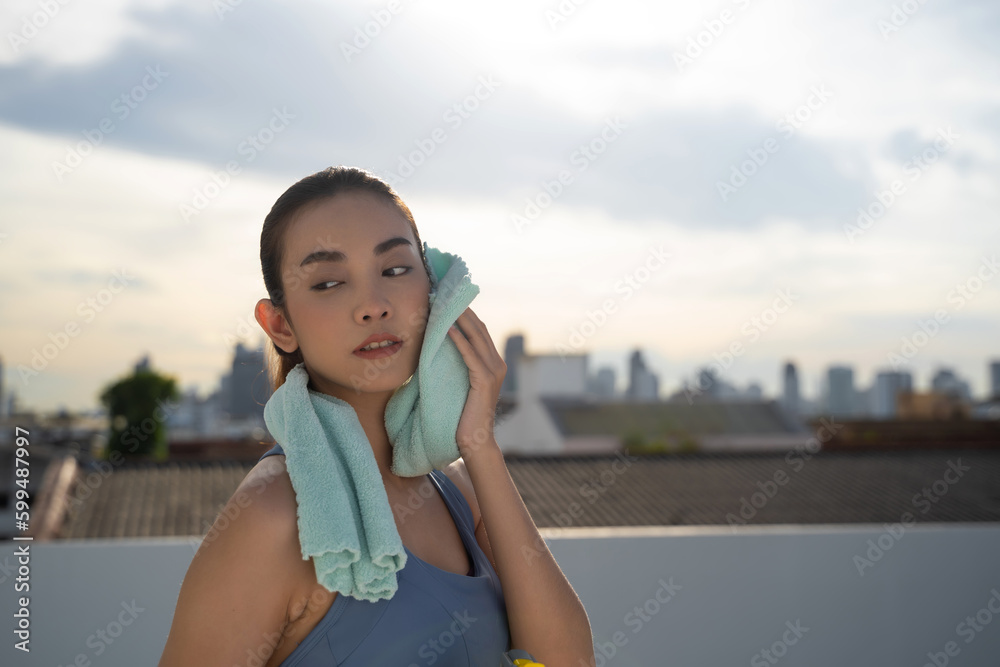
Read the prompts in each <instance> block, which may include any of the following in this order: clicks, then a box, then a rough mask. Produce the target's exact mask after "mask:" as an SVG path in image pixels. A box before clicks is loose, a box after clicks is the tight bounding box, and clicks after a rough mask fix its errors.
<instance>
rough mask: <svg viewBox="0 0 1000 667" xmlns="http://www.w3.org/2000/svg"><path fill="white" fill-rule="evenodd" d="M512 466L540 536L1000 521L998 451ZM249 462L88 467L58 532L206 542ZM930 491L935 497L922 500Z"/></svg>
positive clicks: (513, 459)
mask: <svg viewBox="0 0 1000 667" xmlns="http://www.w3.org/2000/svg"><path fill="white" fill-rule="evenodd" d="M802 455H806V453H805V452H802ZM506 462H507V468H508V470H509V471H510V474H511V477H512V479H513V480H514V483H515V485H516V486H517V488H518V491H519V492H520V494H521V497H522V498H523V500H524V503H525V505H526V506H527V507H528V511H529V512H530V514H531V516H532V518H533V519H534V521H535V524H536V525H537V526H538V527H540V528H541V527H549V526H577V527H586V526H649V525H657V526H662V525H668V526H669V525H719V524H727V523H733V522H737V523H739V522H741V520H740V513H741V508H742V509H743V515H744V517H748V518H743V519H742V521H745V522H746V523H747V524H751V525H754V524H825V523H833V524H854V523H876V524H881V523H894V522H899V521H901V520H902V519H903V518H904V513H906V512H909V513H910V514H911V515H912V516H913V517H914V518H915V519H916V520H917V521H918V522H965V521H1000V451H998V450H982V449H979V450H951V451H949V450H918V451H880V452H872V451H869V452H819V453H818V454H815V455H812V458H810V459H809V460H804V459H803V458H801V457H800V455H799V454H797V453H795V454H793V455H790V457H789V458H788V459H786V453H785V452H780V453H738V454H737V453H729V452H717V453H698V454H688V455H649V456H633V457H626V456H625V455H623V454H618V455H587V456H523V455H509V456H507V457H506ZM253 465H254V463H252V462H239V461H228V462H226V461H209V462H168V463H142V464H129V463H126V464H123V465H122V466H121V467H119V468H118V469H117V470H115V471H114V472H112V473H110V474H108V475H106V476H104V477H101V478H100V481H99V482H98V477H96V476H95V477H90V480H91V482H90V483H88V481H87V479H88V470H87V469H86V468H84V469H81V470H80V472H79V473H78V478H77V489H76V490H75V491H73V492H71V494H70V502H68V503H67V504H68V506H69V511H68V512H67V514H66V516H65V517H64V520H63V521H62V525H61V528H60V529H59V530H58V531H57V533H56V536H57V537H61V538H70V539H72V538H124V537H154V536H202V535H204V534H205V533H207V532H208V529H209V528H210V527H211V525H212V523H213V522H214V520H215V518H216V517H217V515H218V513H219V512H220V510H221V509H222V508H223V506H224V505H225V503H226V501H227V500H228V499H229V498H230V496H231V495H232V494H233V492H234V491H235V489H236V487H237V486H238V485H239V483H240V481H242V479H243V478H244V476H245V475H246V474H247V473H248V472H249V471H250V469H251V468H252V467H253ZM965 468H968V469H967V470H966V469H965ZM949 470H951V472H948V471H949ZM90 472H93V471H90ZM780 473H784V476H782V475H781V474H780ZM950 482H953V483H950ZM924 489H927V492H928V493H929V494H930V496H929V497H921V496H920V494H921V493H922V491H923V490H924ZM754 494H757V495H756V496H755V495H754ZM74 498H75V499H77V500H73V499H74ZM931 499H933V502H932V501H931ZM744 501H745V503H746V504H745V505H744Z"/></svg>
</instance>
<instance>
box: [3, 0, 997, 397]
mask: <svg viewBox="0 0 1000 667" xmlns="http://www.w3.org/2000/svg"><path fill="white" fill-rule="evenodd" d="M341 4H344V3H337V4H336V5H334V3H320V2H306V1H302V0H290V1H288V2H281V3H278V2H251V1H250V0H242V1H239V0H216V1H215V2H214V3H210V2H204V1H203V0H138V1H132V2H129V1H128V0H102V1H91V2H71V3H67V4H66V6H62V5H59V4H58V2H55V1H53V2H51V3H45V2H39V1H38V0H25V1H20V0H18V1H11V2H5V3H4V9H3V10H2V11H3V14H2V18H0V21H2V22H0V34H2V35H3V37H4V38H3V43H2V44H0V142H2V145H3V147H4V150H3V156H2V158H0V176H2V178H0V356H2V358H3V362H4V372H5V386H6V387H7V389H8V390H14V391H16V392H17V394H18V396H19V398H20V402H21V404H22V405H29V406H32V407H36V408H40V409H43V410H48V409H54V408H56V407H59V406H65V407H68V408H71V409H77V408H90V407H94V406H96V405H97V398H96V397H97V394H98V392H99V390H100V388H101V387H102V386H103V385H105V384H106V383H107V382H109V381H111V380H113V379H115V378H116V377H118V376H120V375H122V374H123V373H125V372H127V371H128V370H129V369H130V367H131V366H132V364H134V363H135V361H136V360H137V359H138V358H140V357H141V356H142V355H143V354H146V353H148V354H150V355H151V357H152V362H153V365H154V366H155V367H156V368H158V369H159V370H161V371H163V372H167V373H170V374H173V375H175V376H176V377H177V378H178V379H179V381H180V383H181V385H182V387H185V388H187V387H197V388H198V389H199V390H200V391H202V392H206V393H207V392H208V391H211V390H212V389H214V388H215V386H216V384H217V382H218V378H219V376H220V374H221V373H223V372H224V371H225V369H226V367H227V366H228V365H229V364H230V363H231V359H232V346H233V341H234V340H235V339H236V338H237V337H240V336H243V335H245V334H246V332H248V331H252V332H253V333H252V334H251V338H250V339H249V340H250V341H251V342H255V341H256V337H257V335H258V333H259V327H258V326H257V324H256V322H255V321H254V320H253V317H252V308H253V305H254V303H255V302H256V301H257V299H258V298H260V297H262V296H264V289H263V281H262V280H261V276H260V264H259V255H258V248H259V247H258V243H259V236H260V228H261V224H262V222H263V218H264V215H265V214H266V212H267V211H268V210H269V208H270V206H271V204H273V202H274V200H275V199H276V198H277V197H278V195H280V194H281V193H282V192H283V191H284V190H285V189H286V188H287V187H288V186H289V185H291V184H292V183H293V182H295V181H296V180H298V179H299V178H301V177H303V176H305V175H308V174H310V173H313V172H315V171H318V170H320V169H322V168H324V167H326V166H329V165H336V164H347V165H356V166H361V167H365V168H368V169H370V170H372V171H374V172H376V173H377V174H379V175H381V176H383V177H384V178H386V179H388V180H390V181H391V182H392V183H394V185H395V186H396V188H397V190H398V191H399V192H400V194H401V195H402V196H403V198H404V199H405V200H406V201H407V202H408V203H409V205H410V207H411V208H412V210H413V211H414V214H415V216H416V218H417V223H418V226H419V228H420V231H421V236H422V237H423V240H425V241H426V242H427V243H428V244H429V245H431V246H434V247H438V248H440V249H442V250H445V251H448V252H453V253H456V254H459V255H460V256H462V257H463V258H464V259H465V260H466V262H467V264H468V265H469V267H470V270H471V271H472V275H473V280H474V281H475V282H476V283H477V284H478V285H479V286H480V287H481V290H482V291H481V293H480V295H479V296H478V297H477V299H476V301H475V302H474V303H473V308H474V309H475V310H476V312H477V313H478V314H479V315H480V317H482V319H483V320H484V321H485V322H486V324H487V325H488V326H489V328H490V331H491V334H492V336H493V339H494V341H495V342H496V343H497V345H498V346H499V347H501V349H502V347H503V343H504V341H505V339H506V338H507V336H508V335H510V334H513V333H518V332H521V333H523V334H524V335H525V336H526V345H527V349H528V351H529V352H535V353H545V352H557V351H558V350H560V349H570V350H574V351H580V352H589V353H590V354H591V368H592V369H594V368H596V367H598V366H600V365H605V364H610V365H612V366H615V367H616V368H617V369H619V382H620V383H621V382H622V381H623V377H622V373H623V371H624V368H625V360H626V357H627V355H628V353H629V352H630V351H631V350H633V349H635V348H641V349H642V350H643V351H644V352H645V354H646V357H647V360H648V362H649V364H650V365H651V366H652V367H653V369H654V370H655V371H657V372H658V373H660V375H661V388H662V389H663V391H664V392H665V393H666V392H669V391H673V390H674V389H676V388H677V387H678V385H679V383H680V381H681V380H682V379H683V378H686V377H691V375H692V374H693V372H694V371H695V369H696V368H697V367H699V366H700V365H703V364H713V365H715V366H716V367H717V368H719V369H721V370H722V371H723V372H722V375H723V376H724V377H726V378H728V379H729V380H730V381H732V382H734V383H735V384H737V385H738V386H744V385H745V384H746V383H747V382H749V381H751V380H756V381H758V382H759V383H760V384H762V386H763V387H764V389H765V391H766V392H771V393H773V392H775V391H777V389H778V387H779V373H780V365H781V364H782V363H783V362H784V361H785V360H786V359H791V360H794V361H796V362H797V363H798V365H799V367H800V370H801V373H802V374H803V376H804V386H805V391H806V392H807V394H809V395H811V394H815V392H816V391H817V390H818V388H819V383H820V378H821V376H822V375H823V373H824V372H825V369H826V368H827V366H828V365H830V364H831V363H847V364H852V365H854V366H855V368H856V375H857V377H858V380H859V381H860V384H861V385H862V387H863V386H866V385H867V384H868V383H869V382H870V379H871V377H872V376H873V375H874V373H875V372H876V371H877V370H879V369H883V368H888V367H890V365H891V363H892V362H893V359H896V360H897V361H904V362H906V363H905V366H903V367H906V368H909V369H911V370H912V371H913V372H914V374H915V381H916V383H917V385H918V387H925V386H927V385H928V383H929V379H930V376H931V374H932V373H933V372H934V370H935V369H936V368H938V367H939V366H941V365H949V366H953V367H954V368H956V369H957V370H958V372H959V373H960V374H961V375H963V376H964V377H965V378H966V379H967V380H968V381H970V383H971V384H972V388H973V391H974V392H975V393H982V392H985V391H986V382H987V363H988V361H989V360H990V359H993V358H1000V344H998V343H997V340H1000V336H998V335H997V334H998V332H1000V277H998V276H997V273H998V271H1000V268H998V267H997V264H996V261H997V257H998V256H1000V216H998V212H1000V46H998V45H1000V39H998V37H1000V7H998V6H997V5H996V4H995V3H988V2H978V3H977V2H951V3H927V4H920V3H917V2H914V3H913V4H912V6H911V5H909V4H907V5H906V7H905V9H904V8H903V7H902V5H900V4H899V3H896V4H893V3H892V2H889V1H888V0H886V1H883V2H861V1H859V0H850V1H848V2H836V3H834V2H819V3H792V2H782V1H779V0H770V1H768V2H758V1H756V0H738V1H737V2H731V1H727V2H706V3H701V4H694V3H656V2H614V3H612V2H607V1H606V0H592V1H591V2H586V3H581V4H580V5H579V6H576V5H574V4H573V3H571V2H568V1H567V2H563V3H561V4H560V3H558V2H556V1H555V0H553V1H552V2H548V3H546V2H541V3H535V2H518V1H510V2H504V3H475V4H470V3H467V2H457V1H455V2H446V1H442V2H434V1H432V0H422V1H421V2H408V1H407V0H399V2H393V3H390V2H388V1H379V2H370V3H361V2H355V3H351V6H350V7H343V6H340V5H341ZM675 5H676V6H675ZM46 7H48V10H47V13H46ZM560 8H561V10H560ZM906 10H909V12H910V13H907V11H906ZM227 169H228V171H227ZM859 212H860V213H866V214H867V217H865V216H861V215H860V213H859ZM664 257H665V259H664ZM779 311H780V312H779ZM935 320H936V324H935ZM593 322H596V323H597V324H596V325H592V324H591V323H593ZM67 332H70V333H67ZM736 344H738V347H735V348H734V347H733V346H734V345H736ZM730 349H737V350H738V351H739V353H738V354H736V355H733V356H732V357H731V358H729V357H726V354H725V353H726V351H727V350H730ZM892 355H896V356H895V357H893V356H892Z"/></svg>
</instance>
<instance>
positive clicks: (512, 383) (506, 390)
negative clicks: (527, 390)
mask: <svg viewBox="0 0 1000 667" xmlns="http://www.w3.org/2000/svg"><path fill="white" fill-rule="evenodd" d="M523 356H524V336H522V335H521V334H515V335H513V336H509V337H508V338H507V343H506V344H505V345H504V350H503V362H504V363H505V364H507V374H506V375H505V376H504V378H503V385H501V387H500V393H501V394H505V395H508V396H511V397H513V396H516V395H517V368H518V366H519V363H518V362H519V361H520V360H521V357H523Z"/></svg>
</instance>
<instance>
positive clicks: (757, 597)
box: [0, 524, 1000, 667]
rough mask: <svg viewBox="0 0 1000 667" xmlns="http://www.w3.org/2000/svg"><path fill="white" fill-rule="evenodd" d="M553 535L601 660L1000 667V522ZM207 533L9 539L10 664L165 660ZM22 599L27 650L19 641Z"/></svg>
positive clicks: (0, 608)
mask: <svg viewBox="0 0 1000 667" xmlns="http://www.w3.org/2000/svg"><path fill="white" fill-rule="evenodd" d="M541 532H542V535H543V537H544V538H545V540H546V543H547V544H548V546H549V549H550V550H551V551H552V554H553V555H554V556H555V558H556V560H557V561H558V562H559V564H560V566H561V567H562V569H563V571H564V572H565V574H566V576H567V578H568V579H569V581H570V583H571V584H572V585H573V587H574V589H575V590H576V592H577V593H578V594H579V596H580V598H581V600H582V601H583V603H584V605H585V606H586V608H587V612H588V614H589V616H590V620H591V625H592V628H593V633H594V641H595V644H596V646H597V665H598V666H601V665H629V666H647V665H648V666H659V665H713V666H714V665H751V667H754V666H757V665H782V666H783V667H785V666H793V665H803V666H809V667H834V666H837V667H841V666H843V665H851V666H852V667H860V666H867V665H870V666H872V667H891V666H893V665H899V666H900V667H903V666H908V667H910V666H912V667H921V666H923V665H925V664H929V665H936V667H941V666H942V665H945V664H950V665H956V666H971V665H995V664H998V663H997V659H998V656H1000V524H943V525H942V524H936V525H923V524H917V525H909V526H904V525H902V524H897V525H895V526H892V525H890V526H885V525H878V526H856V525H852V526H742V527H736V528H732V529H731V528H729V527H725V526H722V527H691V528H687V527H666V528H659V527H650V528H641V527H640V528H632V529H627V528H614V529H573V528H567V529H543V530H542V531H541ZM199 542H200V540H198V539H196V538H192V539H167V538H163V539H160V538H154V539H142V540H80V541H64V542H48V543H39V544H32V545H31V546H30V551H29V553H30V559H28V563H27V565H26V567H27V568H28V570H27V574H26V576H27V579H25V574H24V572H22V573H19V571H18V570H19V567H20V566H21V564H20V563H19V557H18V555H17V554H16V550H17V549H18V548H20V547H21V546H22V544H15V543H11V542H5V543H3V544H2V545H0V612H2V614H3V618H4V619H6V620H5V621H4V627H5V628H6V629H5V630H4V633H3V636H4V638H3V645H2V647H0V665H4V666H5V667H8V666H9V667H14V666H19V665H31V666H34V665H38V666H43V665H44V666H46V667H57V666H68V665H72V664H79V665H93V666H102V667H103V666H107V667H110V666H113V665H122V666H128V667H137V666H142V665H156V663H157V661H158V660H159V656H160V653H161V652H162V649H163V645H164V643H165V641H166V637H167V632H168V630H169V628H170V622H171V619H172V617H173V611H174V606H175V604H176V601H177V594H178V591H179V590H180V585H181V581H182V579H183V577H184V573H185V572H186V570H187V568H188V565H189V564H190V562H191V559H192V557H193V556H194V553H195V550H196V548H197V546H198V544H199ZM494 548H495V547H494ZM522 553H523V554H524V557H525V562H527V563H530V562H533V561H531V558H530V554H531V551H530V549H529V550H525V551H524V552H522ZM19 578H20V579H21V580H22V581H20V582H19V581H18V579H19ZM25 582H27V583H28V584H29V585H30V591H27V592H25V591H20V592H19V591H17V590H16V588H15V587H16V586H22V587H23V584H24V583H25ZM25 595H27V596H30V602H29V611H30V630H31V643H30V647H31V653H30V654H26V653H23V652H21V651H18V650H16V649H15V648H14V644H15V642H16V641H17V638H16V637H15V635H14V634H13V629H14V625H15V623H14V621H15V619H14V613H15V611H16V610H17V608H18V598H19V597H22V596H25ZM220 640H224V638H220ZM249 660H250V658H249V656H248V661H249ZM935 661H936V663H935ZM418 662H419V661H418ZM248 664H249V662H248Z"/></svg>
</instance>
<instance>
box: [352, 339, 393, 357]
mask: <svg viewBox="0 0 1000 667" xmlns="http://www.w3.org/2000/svg"><path fill="white" fill-rule="evenodd" d="M401 347H403V344H402V343H392V344H391V345H386V346H385V347H377V348H375V349H374V350H358V351H357V352H355V353H354V354H356V355H358V356H359V357H361V358H362V359H381V358H382V357H390V356H392V355H394V354H396V352H398V351H399V348H401Z"/></svg>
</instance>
